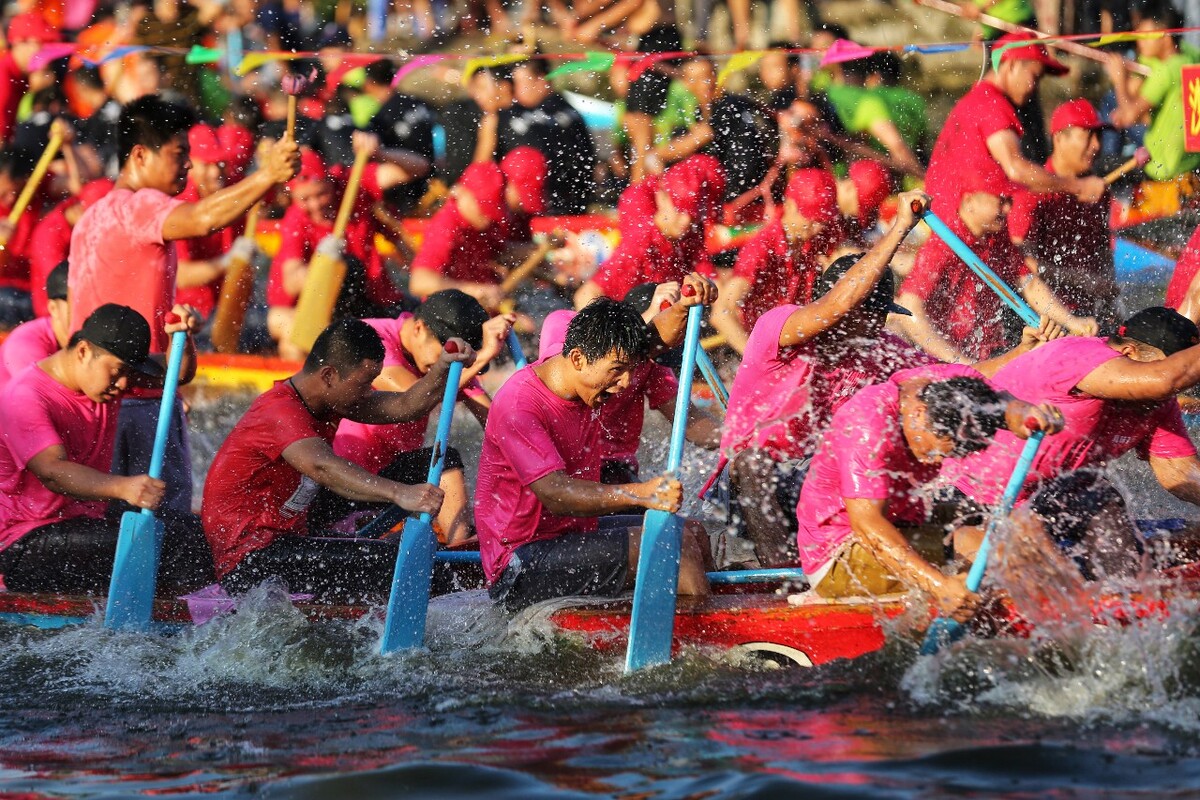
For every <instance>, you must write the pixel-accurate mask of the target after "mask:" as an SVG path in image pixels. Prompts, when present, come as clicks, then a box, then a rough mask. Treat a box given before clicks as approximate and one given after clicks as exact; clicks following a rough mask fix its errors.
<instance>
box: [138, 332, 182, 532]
mask: <svg viewBox="0 0 1200 800" xmlns="http://www.w3.org/2000/svg"><path fill="white" fill-rule="evenodd" d="M186 349H187V332H186V331H176V332H175V333H173V334H171V354H170V357H169V358H168V359H167V374H166V375H165V376H164V377H163V395H162V404H161V405H159V407H158V425H157V427H156V428H155V429H154V450H153V451H152V452H151V453H150V470H149V472H148V473H147V474H148V475H149V476H150V477H151V478H154V479H155V480H158V479H159V478H161V477H162V466H163V459H164V458H165V457H166V453H167V433H168V432H169V431H170V429H171V418H172V416H174V414H173V412H174V411H175V394H176V392H177V391H178V390H179V371H180V369H181V368H182V365H183V352H184V350H186ZM142 513H143V514H152V513H154V512H152V511H151V510H150V509H148V508H143V509H142Z"/></svg>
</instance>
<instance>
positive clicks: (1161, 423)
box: [943, 308, 1200, 577]
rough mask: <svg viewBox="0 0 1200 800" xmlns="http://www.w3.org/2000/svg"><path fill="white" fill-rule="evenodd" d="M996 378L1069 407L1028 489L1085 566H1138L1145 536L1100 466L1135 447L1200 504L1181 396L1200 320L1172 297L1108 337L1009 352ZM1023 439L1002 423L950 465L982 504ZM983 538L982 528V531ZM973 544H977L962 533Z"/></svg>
mask: <svg viewBox="0 0 1200 800" xmlns="http://www.w3.org/2000/svg"><path fill="white" fill-rule="evenodd" d="M993 381H994V383H995V385H996V386H997V387H999V388H1001V389H1003V390H1006V391H1009V392H1012V393H1013V394H1016V395H1018V396H1020V397H1022V398H1024V399H1027V400H1029V401H1031V402H1038V403H1052V404H1054V405H1056V406H1057V407H1059V408H1060V409H1062V413H1063V415H1064V417H1065V420H1066V425H1065V428H1064V429H1063V432H1062V433H1061V434H1059V435H1057V436H1054V437H1050V438H1048V439H1047V440H1046V441H1045V443H1044V444H1043V445H1042V447H1041V448H1040V449H1039V450H1038V455H1037V458H1036V459H1035V460H1034V462H1033V468H1032V470H1031V471H1030V480H1029V481H1028V482H1027V483H1026V490H1025V492H1024V493H1023V495H1022V497H1023V498H1025V497H1029V496H1030V495H1032V494H1034V493H1035V490H1036V496H1035V497H1034V499H1033V502H1032V503H1031V508H1032V510H1033V512H1034V513H1035V514H1036V515H1037V516H1038V517H1040V518H1041V519H1042V521H1043V523H1044V527H1045V532H1046V533H1047V534H1048V535H1049V536H1050V538H1051V539H1053V540H1054V541H1055V542H1056V543H1057V544H1058V545H1059V547H1060V548H1061V549H1062V550H1063V551H1064V552H1065V553H1067V554H1068V555H1069V556H1071V557H1073V558H1075V559H1076V561H1077V563H1078V564H1079V566H1080V568H1081V570H1082V571H1083V573H1084V575H1085V576H1086V577H1100V576H1102V575H1106V574H1107V575H1113V574H1122V573H1128V572H1130V571H1136V569H1137V568H1138V567H1139V566H1140V561H1139V559H1138V547H1139V545H1138V538H1139V537H1138V536H1137V533H1136V531H1135V530H1134V528H1133V526H1132V525H1131V524H1130V522H1129V518H1128V515H1127V513H1126V512H1125V508H1124V501H1123V500H1122V499H1121V495H1120V494H1119V493H1118V492H1117V491H1116V489H1114V488H1113V487H1112V486H1111V484H1109V483H1108V482H1107V480H1105V478H1104V477H1103V475H1102V474H1101V472H1100V471H1101V469H1102V468H1103V467H1104V466H1105V465H1106V464H1108V463H1109V462H1111V461H1113V460H1114V459H1116V458H1119V457H1120V456H1121V455H1123V454H1124V453H1126V452H1128V451H1130V450H1134V451H1135V452H1136V453H1137V455H1138V457H1139V458H1141V459H1142V460H1144V461H1146V462H1147V463H1148V464H1149V466H1150V469H1151V471H1153V473H1154V476H1155V478H1156V479H1157V480H1158V482H1159V484H1160V485H1161V486H1162V487H1163V488H1164V489H1166V490H1167V491H1168V492H1170V493H1171V494H1173V495H1175V496H1176V497H1178V498H1179V499H1181V500H1183V501H1184V502H1187V503H1191V504H1192V505H1200V459H1197V457H1196V448H1195V446H1194V445H1193V444H1192V442H1191V439H1190V438H1189V437H1188V433H1187V429H1186V427H1185V426H1184V422H1183V416H1182V414H1181V413H1180V409H1179V404H1178V402H1177V401H1176V397H1177V395H1178V393H1179V392H1181V391H1184V390H1186V389H1188V388H1190V387H1192V386H1195V385H1197V384H1200V331H1198V330H1197V328H1196V325H1195V323H1193V322H1192V321H1191V320H1189V319H1187V318H1185V317H1183V316H1181V315H1179V314H1178V313H1177V312H1175V311H1172V310H1170V309H1166V308H1148V309H1144V310H1143V311H1139V312H1138V313H1137V314H1134V315H1133V316H1132V317H1130V318H1129V319H1127V320H1126V321H1125V322H1124V323H1123V324H1122V325H1121V326H1119V327H1118V329H1117V333H1116V334H1114V335H1113V336H1109V337H1107V338H1097V337H1066V338H1063V339H1059V340H1057V341H1053V342H1049V343H1047V344H1045V345H1043V346H1042V347H1039V348H1038V349H1037V350H1034V351H1033V352H1030V353H1027V354H1025V355H1022V356H1020V357H1018V358H1015V359H1013V360H1012V361H1010V362H1009V363H1008V364H1007V365H1006V366H1005V367H1003V368H1001V369H1000V370H999V371H997V372H996V374H995V377H994V378H993ZM1020 450H1021V442H1020V441H1019V440H1018V439H1017V437H1015V436H1013V435H1011V434H1008V433H1005V432H1003V431H1002V432H1001V433H1000V434H998V435H997V437H996V441H995V443H994V444H992V445H991V446H990V447H988V448H987V449H986V450H984V451H983V452H981V453H977V454H974V455H971V456H969V457H966V458H961V459H952V460H950V461H948V462H947V463H946V465H945V467H944V469H943V476H944V477H945V479H946V480H947V481H949V482H950V483H952V484H953V486H954V487H955V488H956V489H957V490H958V491H959V492H960V493H961V496H960V498H959V499H960V500H965V503H966V505H965V507H964V509H963V510H964V512H965V513H966V514H967V517H968V519H969V512H970V511H971V509H972V508H974V509H975V510H976V511H977V510H978V509H979V508H980V507H986V506H990V505H991V504H993V503H995V502H997V500H998V499H999V497H1000V495H1001V493H1002V491H1003V488H1004V483H1005V481H1006V480H1007V479H1008V476H1009V474H1010V473H1011V472H1012V470H1013V467H1014V465H1015V464H1016V461H1017V458H1018V455H1019V452H1020ZM976 538H977V537H976ZM956 546H957V547H959V548H960V549H971V546H970V544H968V543H965V542H964V543H961V544H959V543H956Z"/></svg>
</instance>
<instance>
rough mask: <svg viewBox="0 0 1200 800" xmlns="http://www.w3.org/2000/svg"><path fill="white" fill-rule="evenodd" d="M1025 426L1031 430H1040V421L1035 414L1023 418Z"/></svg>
mask: <svg viewBox="0 0 1200 800" xmlns="http://www.w3.org/2000/svg"><path fill="white" fill-rule="evenodd" d="M1025 428H1026V429H1027V430H1031V431H1040V430H1041V429H1042V421H1041V420H1039V419H1038V418H1037V417H1035V416H1032V415H1031V416H1028V417H1026V418H1025Z"/></svg>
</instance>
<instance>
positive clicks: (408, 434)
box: [333, 312, 487, 473]
mask: <svg viewBox="0 0 1200 800" xmlns="http://www.w3.org/2000/svg"><path fill="white" fill-rule="evenodd" d="M411 318H412V314H409V313H407V312H406V313H404V314H401V315H400V316H399V317H397V318H396V319H367V320H363V322H365V323H367V324H368V325H370V326H371V327H372V328H374V329H375V332H376V333H378V334H379V338H380V339H382V340H383V351H384V356H383V368H384V369H387V368H388V367H401V368H402V369H404V370H406V371H408V372H409V373H411V374H412V375H413V376H414V377H417V378H420V377H421V373H420V371H419V370H418V369H417V365H416V364H414V363H413V361H412V358H411V357H410V356H409V355H408V353H407V352H405V350H404V347H403V345H401V344H400V328H401V327H403V325H404V323H405V322H407V321H408V320H409V319H411ZM467 397H476V398H481V397H487V393H486V392H484V390H483V387H482V386H480V385H479V381H478V380H475V379H474V378H472V379H471V381H470V382H469V383H468V384H467V385H466V386H464V387H463V389H462V391H460V392H459V393H458V399H459V400H460V401H461V400H463V399H464V398H467ZM428 427H429V415H428V414H426V415H425V416H423V417H421V418H420V419H417V420H413V421H412V422H397V423H395V424H392V425H367V424H365V423H362V422H355V421H354V420H349V419H343V420H342V421H341V423H340V424H339V425H338V430H337V435H336V436H335V437H334V439H333V452H335V453H337V454H338V455H339V456H341V457H342V458H344V459H346V460H347V461H353V462H354V463H355V464H358V465H359V466H360V467H362V468H363V469H366V470H370V471H371V472H375V473H378V472H379V471H380V470H381V469H383V468H384V467H386V466H387V465H388V464H391V463H392V461H393V460H395V458H396V456H398V455H400V454H401V453H407V452H410V451H413V450H419V449H420V448H421V447H423V446H424V445H425V429H426V428H428Z"/></svg>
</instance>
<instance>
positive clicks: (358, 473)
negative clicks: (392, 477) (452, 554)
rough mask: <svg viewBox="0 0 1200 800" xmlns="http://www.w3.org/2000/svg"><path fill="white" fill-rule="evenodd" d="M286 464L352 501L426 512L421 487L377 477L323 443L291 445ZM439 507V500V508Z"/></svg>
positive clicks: (285, 452)
mask: <svg viewBox="0 0 1200 800" xmlns="http://www.w3.org/2000/svg"><path fill="white" fill-rule="evenodd" d="M283 460H284V461H286V462H287V463H288V464H289V465H291V467H292V468H293V469H295V470H296V471H297V472H299V473H300V474H301V475H305V476H307V477H309V478H311V479H312V480H314V481H316V482H317V483H318V484H320V485H321V486H324V487H325V488H326V489H328V490H330V491H331V492H334V493H335V494H337V495H340V496H341V497H345V498H347V499H349V500H358V501H361V502H369V503H395V504H396V505H398V506H400V507H401V508H404V509H407V510H409V511H427V510H429V509H428V508H423V507H419V506H421V503H419V502H416V501H415V500H414V497H415V495H416V494H417V493H419V492H420V491H421V488H422V487H420V486H413V487H410V486H404V485H403V484H399V483H396V482H395V481H389V480H388V479H387V478H381V477H379V476H378V475H374V474H372V473H370V472H368V471H367V470H365V469H363V468H362V467H360V466H358V465H357V464H355V463H353V462H350V461H347V460H346V459H344V458H340V457H338V456H337V455H336V454H335V453H334V452H333V448H332V447H330V445H329V442H326V441H325V440H324V439H318V438H313V439H301V440H300V441H298V442H293V443H292V444H290V445H288V446H287V447H286V448H285V449H284V451H283ZM437 505H439V506H440V498H439V502H438V504H437ZM435 510H436V509H435Z"/></svg>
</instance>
